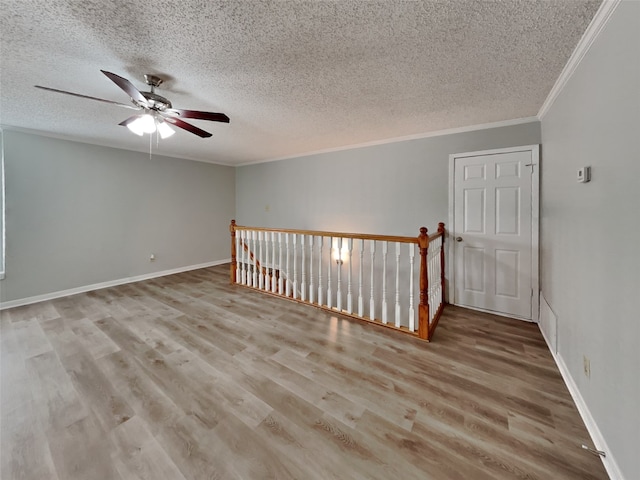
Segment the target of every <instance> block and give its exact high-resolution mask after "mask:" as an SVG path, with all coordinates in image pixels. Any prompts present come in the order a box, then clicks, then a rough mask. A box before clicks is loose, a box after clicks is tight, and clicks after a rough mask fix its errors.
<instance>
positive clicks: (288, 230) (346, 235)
mask: <svg viewBox="0 0 640 480" xmlns="http://www.w3.org/2000/svg"><path fill="white" fill-rule="evenodd" d="M231 222H232V225H235V223H233V222H235V220H232V221H231ZM235 230H252V231H256V232H271V231H274V230H275V231H277V232H282V233H296V234H300V235H315V236H317V237H340V238H357V239H363V240H381V241H385V242H400V243H416V237H402V236H397V235H373V234H370V233H345V232H325V231H322V230H295V229H291V228H265V227H243V226H240V225H235Z"/></svg>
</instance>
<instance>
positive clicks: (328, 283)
mask: <svg viewBox="0 0 640 480" xmlns="http://www.w3.org/2000/svg"><path fill="white" fill-rule="evenodd" d="M332 251H333V237H329V264H328V265H329V268H328V269H327V307H329V308H332V307H333V302H332V301H331V299H332V295H331V262H333V258H331V257H332Z"/></svg>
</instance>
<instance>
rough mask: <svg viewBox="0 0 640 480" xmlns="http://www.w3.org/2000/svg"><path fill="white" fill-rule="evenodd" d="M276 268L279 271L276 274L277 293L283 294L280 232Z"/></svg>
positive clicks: (280, 233)
mask: <svg viewBox="0 0 640 480" xmlns="http://www.w3.org/2000/svg"><path fill="white" fill-rule="evenodd" d="M278 270H279V271H280V274H279V275H278V277H279V278H278V293H279V294H280V295H282V294H284V288H283V281H284V278H283V277H284V273H283V272H282V232H278Z"/></svg>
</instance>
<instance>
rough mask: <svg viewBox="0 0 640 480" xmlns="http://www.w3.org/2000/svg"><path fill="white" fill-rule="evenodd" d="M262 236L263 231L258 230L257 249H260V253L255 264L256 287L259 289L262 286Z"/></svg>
mask: <svg viewBox="0 0 640 480" xmlns="http://www.w3.org/2000/svg"><path fill="white" fill-rule="evenodd" d="M262 236H263V232H262V231H259V232H258V250H259V251H260V255H259V256H258V258H257V261H256V264H257V265H258V288H259V289H260V290H262V289H263V288H264V275H263V274H262V271H263V262H264V257H263V256H262ZM254 255H255V252H254Z"/></svg>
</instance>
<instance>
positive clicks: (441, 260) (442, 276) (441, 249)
mask: <svg viewBox="0 0 640 480" xmlns="http://www.w3.org/2000/svg"><path fill="white" fill-rule="evenodd" d="M438 233H442V237H440V238H441V239H442V243H441V244H440V285H441V287H442V305H444V298H445V295H444V237H445V232H444V223H443V222H440V223H439V224H438Z"/></svg>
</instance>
